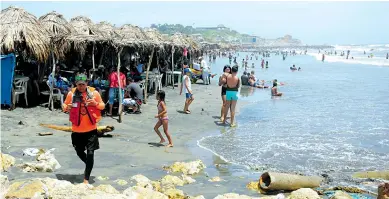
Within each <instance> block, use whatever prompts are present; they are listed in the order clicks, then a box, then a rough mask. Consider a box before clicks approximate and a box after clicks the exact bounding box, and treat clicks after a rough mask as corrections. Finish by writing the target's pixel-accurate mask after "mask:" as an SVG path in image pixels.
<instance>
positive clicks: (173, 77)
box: [172, 46, 174, 89]
mask: <svg viewBox="0 0 389 199" xmlns="http://www.w3.org/2000/svg"><path fill="white" fill-rule="evenodd" d="M172 84H173V89H174V46H172Z"/></svg>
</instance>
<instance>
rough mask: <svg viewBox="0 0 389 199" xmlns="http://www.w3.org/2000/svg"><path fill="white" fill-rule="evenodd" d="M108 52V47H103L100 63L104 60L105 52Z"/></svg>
mask: <svg viewBox="0 0 389 199" xmlns="http://www.w3.org/2000/svg"><path fill="white" fill-rule="evenodd" d="M106 52H107V49H106V48H103V52H102V53H101V56H100V60H99V65H98V66H100V65H101V63H102V62H103V57H104V55H105V53H106Z"/></svg>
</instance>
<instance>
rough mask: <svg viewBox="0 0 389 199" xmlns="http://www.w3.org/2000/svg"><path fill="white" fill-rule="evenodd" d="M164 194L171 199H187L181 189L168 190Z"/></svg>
mask: <svg viewBox="0 0 389 199" xmlns="http://www.w3.org/2000/svg"><path fill="white" fill-rule="evenodd" d="M163 193H164V194H165V195H167V196H168V197H169V199H186V198H187V197H186V196H185V194H184V192H183V191H181V190H179V189H167V190H164V191H163Z"/></svg>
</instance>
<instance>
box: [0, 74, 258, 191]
mask: <svg viewBox="0 0 389 199" xmlns="http://www.w3.org/2000/svg"><path fill="white" fill-rule="evenodd" d="M213 81H215V80H213ZM200 82H201V81H200ZM163 90H165V92H166V94H167V97H166V99H167V100H166V104H167V107H168V115H169V118H170V121H169V128H170V133H171V134H172V136H173V142H174V148H166V147H163V146H162V147H158V146H156V145H153V144H148V143H153V142H158V141H159V139H158V137H157V135H156V134H155V132H154V130H153V127H154V125H155V123H156V119H155V118H154V115H155V114H156V111H157V110H156V106H157V101H156V100H155V96H154V95H152V96H150V97H149V101H148V103H147V104H146V105H143V106H142V114H138V115H133V114H128V115H124V119H123V122H122V123H118V122H117V121H116V119H115V118H110V117H105V118H103V119H102V121H101V122H100V125H113V126H114V127H115V130H114V131H113V132H112V133H111V134H112V135H113V136H114V137H112V138H100V149H99V150H97V151H96V153H95V165H94V168H93V171H92V177H91V179H92V180H91V183H92V184H93V185H94V186H97V185H99V184H111V185H113V186H114V187H115V188H116V189H118V190H119V191H120V190H124V189H126V188H128V185H126V186H120V185H118V184H117V183H115V182H114V181H115V180H117V179H124V180H126V181H129V178H131V176H134V175H136V174H142V175H145V176H146V177H148V178H150V179H152V180H157V179H160V178H161V177H163V176H165V175H166V174H167V172H166V171H164V170H163V169H162V167H163V166H164V165H169V164H172V163H173V162H176V161H193V160H197V159H200V160H202V161H203V162H204V163H205V164H206V166H207V168H206V169H205V170H204V172H203V173H200V174H198V175H197V176H195V179H196V180H197V182H196V183H194V184H191V185H186V186H184V187H180V189H182V190H183V191H184V192H185V193H186V194H189V195H199V194H202V195H204V196H205V197H206V198H213V197H215V196H217V195H218V194H223V193H228V192H235V193H241V194H246V195H253V196H258V193H256V192H252V191H249V190H247V189H246V188H245V186H246V184H247V183H248V182H250V181H252V180H256V179H248V173H247V171H245V169H244V168H240V167H238V166H232V165H227V163H225V162H224V161H222V160H221V159H220V158H218V157H217V156H215V155H213V154H212V153H210V152H209V151H206V150H204V149H201V148H200V147H198V146H197V142H196V141H197V140H198V139H200V138H201V137H203V136H205V135H207V133H210V132H215V131H217V130H218V128H227V127H220V126H218V125H217V124H216V122H217V121H218V120H219V118H218V117H219V114H220V105H221V97H220V95H219V93H220V87H218V86H216V84H215V82H213V84H211V85H207V86H206V85H202V84H196V85H193V92H194V97H195V101H194V102H193V104H192V105H191V111H192V114H190V115H186V114H183V113H181V110H182V108H183V102H184V95H182V96H180V95H179V88H175V89H174V90H173V89H172V87H165V88H163ZM241 106H242V103H238V108H237V112H239V107H241ZM1 116H2V117H1V122H2V126H1V151H2V153H6V154H10V155H12V156H14V157H15V158H16V164H18V163H21V162H24V161H30V160H32V159H33V158H31V157H26V156H23V149H26V148H44V149H50V148H55V151H54V155H55V157H56V159H57V160H58V161H59V163H60V164H61V166H62V167H61V168H60V169H59V170H56V171H55V172H53V173H39V172H38V173H23V172H22V171H21V169H19V168H16V167H12V168H11V169H9V171H8V172H6V173H4V175H7V176H8V178H9V180H10V181H11V182H12V181H13V180H18V179H24V178H36V177H50V178H58V179H60V180H68V181H70V182H72V183H81V182H82V179H83V169H84V164H83V163H82V162H81V160H79V158H78V157H77V155H76V153H75V151H74V149H73V147H72V145H71V139H70V133H68V132H63V131H57V130H52V129H48V128H45V127H41V126H39V124H41V123H43V124H54V125H70V124H69V121H68V115H66V114H64V113H62V112H60V111H59V110H56V111H53V112H51V111H49V110H48V109H47V108H43V107H35V108H30V109H23V108H17V109H15V110H14V111H6V110H2V112H1ZM20 121H22V123H23V125H19V124H18V123H19V122H20ZM42 132H52V133H53V135H51V136H39V135H38V133H42ZM215 164H217V167H215ZM231 170H233V171H231ZM232 173H234V176H233V175H232ZM237 174H240V175H238V176H236V175H237ZM259 175H260V174H258V177H259ZM98 176H106V177H109V180H106V181H100V180H98V179H96V177H98ZM215 176H220V177H221V178H222V179H223V180H224V181H222V182H214V183H212V182H208V180H209V179H210V178H212V177H215ZM200 190H201V191H200Z"/></svg>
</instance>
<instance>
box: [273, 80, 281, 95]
mask: <svg viewBox="0 0 389 199" xmlns="http://www.w3.org/2000/svg"><path fill="white" fill-rule="evenodd" d="M271 96H282V93H280V92H278V90H277V82H273V87H272V88H271Z"/></svg>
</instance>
